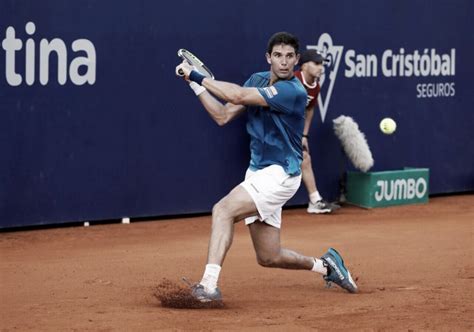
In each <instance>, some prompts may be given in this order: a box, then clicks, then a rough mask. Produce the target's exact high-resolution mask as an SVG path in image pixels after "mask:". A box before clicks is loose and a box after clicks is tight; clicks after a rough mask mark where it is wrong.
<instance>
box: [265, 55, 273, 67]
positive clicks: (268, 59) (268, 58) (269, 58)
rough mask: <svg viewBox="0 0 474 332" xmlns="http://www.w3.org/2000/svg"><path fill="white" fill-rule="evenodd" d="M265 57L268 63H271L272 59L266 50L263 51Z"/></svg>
mask: <svg viewBox="0 0 474 332" xmlns="http://www.w3.org/2000/svg"><path fill="white" fill-rule="evenodd" d="M265 57H266V58H267V62H268V64H269V65H271V64H272V60H271V55H270V53H268V52H267V53H265Z"/></svg>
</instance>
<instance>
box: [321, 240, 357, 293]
mask: <svg viewBox="0 0 474 332" xmlns="http://www.w3.org/2000/svg"><path fill="white" fill-rule="evenodd" d="M321 259H322V260H323V262H324V265H325V266H326V267H327V269H328V274H327V275H325V276H324V280H326V282H327V283H328V286H330V285H331V282H333V283H335V284H336V285H339V286H340V287H342V288H344V289H345V290H346V291H348V292H349V293H357V291H358V289H357V285H356V283H355V282H354V280H352V277H351V273H350V272H349V270H348V269H347V268H346V267H345V266H344V260H343V259H342V257H341V255H339V253H338V252H337V251H336V249H334V248H329V250H328V252H327V253H325V254H324V255H323V257H321Z"/></svg>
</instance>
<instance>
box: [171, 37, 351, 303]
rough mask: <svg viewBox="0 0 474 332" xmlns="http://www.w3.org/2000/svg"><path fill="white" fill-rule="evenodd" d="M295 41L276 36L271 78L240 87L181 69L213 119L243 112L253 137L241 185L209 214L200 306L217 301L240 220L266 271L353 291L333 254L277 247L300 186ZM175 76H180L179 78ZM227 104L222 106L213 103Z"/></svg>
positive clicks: (196, 290) (300, 110)
mask: <svg viewBox="0 0 474 332" xmlns="http://www.w3.org/2000/svg"><path fill="white" fill-rule="evenodd" d="M298 49H299V43H298V39H297V38H296V37H294V36H293V35H291V34H289V33H287V32H279V33H276V34H274V35H273V36H272V37H271V38H270V40H269V42H268V48H267V53H266V58H267V62H268V63H269V64H270V71H267V72H260V73H255V74H253V75H252V76H251V77H250V78H249V79H248V80H247V82H245V84H244V86H243V87H241V86H239V85H236V84H233V83H228V82H223V81H217V80H213V79H211V78H205V77H204V75H202V74H200V73H199V72H198V71H196V70H193V67H191V66H190V65H189V64H187V63H185V62H183V63H181V64H180V65H178V66H177V67H176V72H177V73H179V72H184V77H185V79H186V80H189V81H191V82H194V83H195V84H198V85H199V86H197V85H195V84H194V86H192V88H193V90H194V91H195V93H196V94H197V95H199V99H200V101H201V102H202V104H203V106H204V108H205V109H206V110H207V112H208V113H209V115H210V116H211V118H212V119H214V120H215V121H216V122H217V123H218V124H219V125H225V124H226V123H228V122H229V121H231V120H232V119H234V118H235V117H236V116H237V115H239V114H241V113H243V112H244V111H247V114H248V122H247V132H248V133H249V135H250V150H251V158H250V166H249V168H248V170H247V173H246V175H245V180H244V181H243V182H242V183H241V184H239V185H238V186H236V187H235V188H234V189H232V190H231V191H230V193H229V194H227V196H225V197H224V198H222V199H221V200H220V201H219V202H218V203H217V204H216V205H214V207H213V209H212V230H211V238H210V241H209V250H208V257H207V265H206V268H205V271H204V275H203V277H202V280H201V282H200V283H199V284H196V285H194V286H193V287H192V295H193V296H194V297H195V298H196V299H197V300H199V301H201V302H212V301H221V300H222V295H221V292H220V290H219V288H218V287H217V281H218V278H219V273H220V271H221V266H222V264H223V262H224V259H225V256H226V253H227V251H228V250H229V248H230V246H231V243H232V238H233V230H234V223H236V222H238V221H240V220H243V219H245V223H246V224H247V225H249V230H250V235H251V238H252V241H253V245H254V248H255V252H256V256H257V261H258V263H259V264H260V265H262V266H265V267H278V268H284V269H295V270H296V269H301V270H310V271H314V272H317V273H320V274H322V275H323V276H324V279H325V280H326V281H327V282H328V283H329V282H334V283H336V284H337V285H339V286H341V287H342V288H344V289H346V290H347V291H349V292H351V293H355V292H357V286H356V284H355V282H354V281H353V280H352V278H351V275H350V273H349V271H348V270H347V269H346V268H345V266H344V262H343V260H342V257H341V256H340V255H339V254H338V253H337V251H336V250H334V249H332V248H330V249H329V251H328V252H327V253H326V254H324V255H323V256H322V257H321V259H318V258H315V257H309V256H303V255H301V254H299V253H296V252H294V251H292V250H289V249H286V248H282V247H281V246H280V225H281V211H282V206H283V205H284V204H285V203H286V202H287V201H288V200H289V199H290V198H291V197H292V196H293V195H294V194H295V192H296V191H297V189H298V187H299V185H300V182H301V161H302V146H301V135H302V133H303V129H304V112H305V106H306V98H307V96H306V92H305V90H304V88H303V86H302V85H301V83H300V82H299V81H298V79H297V78H296V77H295V76H294V73H293V68H294V66H295V65H296V64H297V62H298V59H299V54H298ZM178 75H179V74H178ZM214 96H215V97H218V98H220V99H222V100H225V101H226V102H227V103H226V104H222V103H221V102H220V101H219V100H218V99H217V98H215V97H214Z"/></svg>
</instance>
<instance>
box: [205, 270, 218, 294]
mask: <svg viewBox="0 0 474 332" xmlns="http://www.w3.org/2000/svg"><path fill="white" fill-rule="evenodd" d="M220 272H221V267H220V266H219V265H217V264H207V265H206V270H205V271H204V275H203V276H202V280H201V285H203V286H204V288H205V289H206V291H207V292H210V293H212V292H214V290H215V289H216V288H217V280H218V279H219V273H220Z"/></svg>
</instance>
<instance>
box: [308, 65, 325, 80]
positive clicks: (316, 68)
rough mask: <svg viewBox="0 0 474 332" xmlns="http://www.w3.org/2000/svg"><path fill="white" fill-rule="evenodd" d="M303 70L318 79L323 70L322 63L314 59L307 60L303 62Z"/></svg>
mask: <svg viewBox="0 0 474 332" xmlns="http://www.w3.org/2000/svg"><path fill="white" fill-rule="evenodd" d="M304 65H305V71H307V72H308V73H309V74H310V75H311V76H313V77H314V78H317V79H319V78H320V77H321V75H322V74H323V71H324V66H323V64H322V63H316V62H314V61H308V62H306V63H305V64H304Z"/></svg>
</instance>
